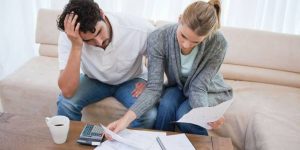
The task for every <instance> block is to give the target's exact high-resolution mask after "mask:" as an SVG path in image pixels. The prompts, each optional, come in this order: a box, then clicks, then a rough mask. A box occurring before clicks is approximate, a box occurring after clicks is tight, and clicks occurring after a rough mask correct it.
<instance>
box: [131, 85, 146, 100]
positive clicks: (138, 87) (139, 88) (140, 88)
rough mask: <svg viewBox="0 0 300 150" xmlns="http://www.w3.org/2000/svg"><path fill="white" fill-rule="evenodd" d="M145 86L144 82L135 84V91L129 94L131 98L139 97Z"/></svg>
mask: <svg viewBox="0 0 300 150" xmlns="http://www.w3.org/2000/svg"><path fill="white" fill-rule="evenodd" d="M145 86H146V83H145V82H138V83H136V84H135V89H134V90H133V91H132V92H131V94H132V96H133V97H139V96H140V95H141V94H142V92H143V91H144V89H145Z"/></svg>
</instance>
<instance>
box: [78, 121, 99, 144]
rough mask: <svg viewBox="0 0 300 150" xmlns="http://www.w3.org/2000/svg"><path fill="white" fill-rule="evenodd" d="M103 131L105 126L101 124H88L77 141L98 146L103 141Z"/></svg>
mask: <svg viewBox="0 0 300 150" xmlns="http://www.w3.org/2000/svg"><path fill="white" fill-rule="evenodd" d="M103 132H104V130H103V128H102V127H101V126H99V125H91V124H86V125H85V126H84V128H83V130H82V131H81V133H80V136H79V138H78V139H77V143H79V144H84V145H91V146H98V145H100V144H101V142H102V139H103V135H104V134H103Z"/></svg>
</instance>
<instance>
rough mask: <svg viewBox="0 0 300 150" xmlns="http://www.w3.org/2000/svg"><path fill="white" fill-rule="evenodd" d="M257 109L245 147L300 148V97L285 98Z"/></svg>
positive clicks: (247, 134)
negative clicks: (281, 101) (280, 101)
mask: <svg viewBox="0 0 300 150" xmlns="http://www.w3.org/2000/svg"><path fill="white" fill-rule="evenodd" d="M283 101H284V102H283V103H276V102H274V103H270V104H269V105H267V106H266V107H264V108H261V109H257V110H255V112H254V114H253V117H252V118H251V121H250V123H249V125H248V128H247V131H246V138H245V140H246V141H247V142H246V143H245V144H246V145H245V149H247V150H252V149H257V150H261V149H269V150H272V149H289V150H293V149H295V150H296V149H299V147H300V126H299V125H300V114H299V109H300V103H299V99H298V100H297V99H285V98H284V100H283Z"/></svg>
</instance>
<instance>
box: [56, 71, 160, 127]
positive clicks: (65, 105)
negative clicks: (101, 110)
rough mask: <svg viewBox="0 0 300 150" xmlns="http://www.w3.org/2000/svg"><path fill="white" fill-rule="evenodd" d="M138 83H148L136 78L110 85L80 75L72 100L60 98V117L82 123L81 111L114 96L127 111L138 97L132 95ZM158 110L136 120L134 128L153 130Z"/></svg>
mask: <svg viewBox="0 0 300 150" xmlns="http://www.w3.org/2000/svg"><path fill="white" fill-rule="evenodd" d="M138 82H146V81H145V80H143V79H140V78H135V79H132V80H129V81H127V82H124V83H122V84H120V85H109V84H105V83H102V82H100V81H99V80H96V79H91V78H89V77H87V76H86V75H80V84H79V87H78V89H77V91H76V93H75V95H74V96H73V97H71V98H65V97H64V96H63V95H62V94H60V95H59V96H58V101H57V107H58V111H57V114H58V115H63V116H67V117H68V118H70V119H71V120H77V121H80V120H81V117H82V114H81V110H82V109H83V108H84V107H85V106H87V105H89V104H92V103H96V102H98V101H99V100H102V99H104V98H106V97H110V96H113V97H115V98H116V99H117V100H118V101H119V102H120V103H122V104H123V105H124V106H125V107H126V108H127V109H128V108H129V107H130V106H131V105H132V104H133V103H134V102H135V101H136V99H137V98H136V97H133V96H132V95H131V92H132V91H133V90H134V89H135V84H136V83H138ZM156 114H157V108H156V107H154V108H152V109H151V110H149V111H148V112H146V113H145V114H144V115H142V116H141V117H140V118H138V119H136V120H134V121H133V122H132V123H131V125H130V127H132V128H136V127H138V128H152V127H153V125H154V123H155V118H156Z"/></svg>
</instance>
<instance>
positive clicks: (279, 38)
mask: <svg viewBox="0 0 300 150" xmlns="http://www.w3.org/2000/svg"><path fill="white" fill-rule="evenodd" d="M222 32H223V33H224V35H225V37H226V39H227V41H228V46H229V47H228V52H227V55H226V58H225V63H226V64H237V65H244V66H252V67H258V68H267V69H273V70H281V71H288V72H296V73H300V63H299V62H300V36H296V35H287V34H279V33H272V32H266V31H258V30H249V29H239V28H231V27H223V28H222Z"/></svg>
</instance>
